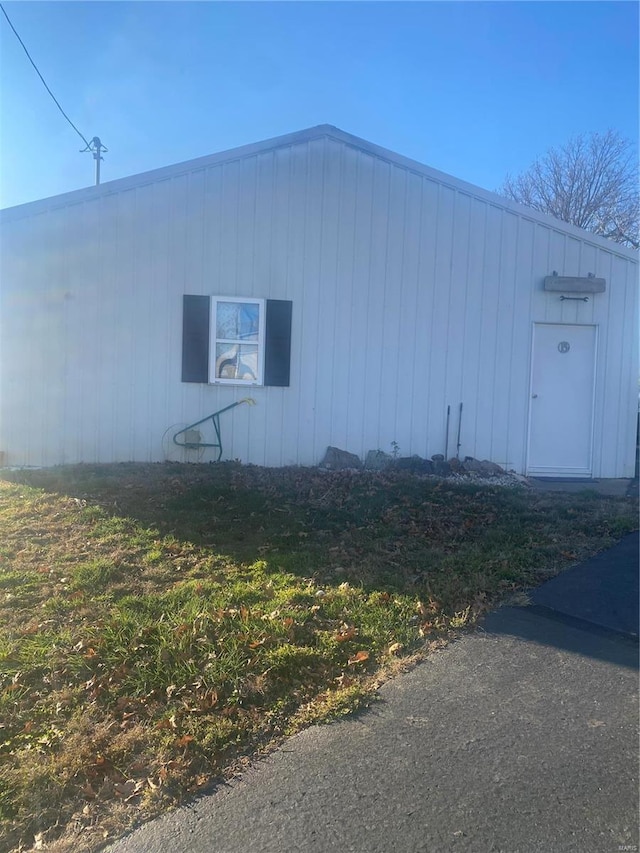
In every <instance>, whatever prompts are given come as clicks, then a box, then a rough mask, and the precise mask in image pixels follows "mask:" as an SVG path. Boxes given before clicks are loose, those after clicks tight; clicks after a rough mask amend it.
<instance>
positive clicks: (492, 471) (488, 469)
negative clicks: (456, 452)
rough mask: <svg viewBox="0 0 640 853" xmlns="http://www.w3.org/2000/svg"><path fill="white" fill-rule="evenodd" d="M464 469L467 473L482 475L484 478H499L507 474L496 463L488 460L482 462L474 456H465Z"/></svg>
mask: <svg viewBox="0 0 640 853" xmlns="http://www.w3.org/2000/svg"><path fill="white" fill-rule="evenodd" d="M462 467H463V469H464V470H465V471H469V472H474V473H477V474H481V475H482V476H483V477H497V476H500V475H502V474H505V473H506V472H505V470H504V468H501V467H500V465H498V464H497V463H496V462H490V461H489V460H488V459H483V460H482V462H481V461H480V460H478V459H474V458H473V456H465V460H464V462H463V463H462Z"/></svg>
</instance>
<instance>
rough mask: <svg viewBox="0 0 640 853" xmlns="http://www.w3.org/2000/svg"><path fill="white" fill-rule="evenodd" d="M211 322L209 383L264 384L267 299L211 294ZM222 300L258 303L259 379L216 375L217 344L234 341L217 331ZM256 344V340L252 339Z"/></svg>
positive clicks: (250, 303)
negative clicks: (230, 377) (221, 336)
mask: <svg viewBox="0 0 640 853" xmlns="http://www.w3.org/2000/svg"><path fill="white" fill-rule="evenodd" d="M210 302H211V305H210V311H211V316H210V323H209V330H210V331H209V384H210V385H263V384H264V346H265V328H266V300H264V299H251V298H248V297H244V296H211V297H210ZM221 302H234V303H237V302H243V303H245V304H249V305H258V307H259V315H258V341H257V347H258V365H257V372H258V377H257V379H222V378H218V377H217V376H216V360H217V359H216V352H217V344H219V343H229V344H233V343H234V341H232V340H230V339H229V338H218V337H217V336H216V332H217V314H218V305H219V303H221ZM251 344H252V345H254V342H253V341H251Z"/></svg>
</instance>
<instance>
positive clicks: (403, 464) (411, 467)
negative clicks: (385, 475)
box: [390, 456, 434, 474]
mask: <svg viewBox="0 0 640 853" xmlns="http://www.w3.org/2000/svg"><path fill="white" fill-rule="evenodd" d="M390 467H391V468H393V469H394V470H395V471H411V473H412V474H433V471H434V466H433V462H431V461H430V460H429V459H423V458H422V457H421V456H402V457H400V459H394V460H392V462H391V466H390Z"/></svg>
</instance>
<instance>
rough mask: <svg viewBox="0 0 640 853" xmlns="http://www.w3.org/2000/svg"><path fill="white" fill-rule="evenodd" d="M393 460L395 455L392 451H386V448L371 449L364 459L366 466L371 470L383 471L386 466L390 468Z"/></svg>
mask: <svg viewBox="0 0 640 853" xmlns="http://www.w3.org/2000/svg"><path fill="white" fill-rule="evenodd" d="M392 462H393V457H392V456H391V454H390V453H385V452H384V450H370V451H369V452H368V453H367V458H366V459H365V460H364V467H365V468H366V469H367V470H369V471H382V470H383V469H384V468H388V467H389V465H391V464H392Z"/></svg>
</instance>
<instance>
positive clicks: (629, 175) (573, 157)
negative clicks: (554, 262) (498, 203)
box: [498, 130, 640, 249]
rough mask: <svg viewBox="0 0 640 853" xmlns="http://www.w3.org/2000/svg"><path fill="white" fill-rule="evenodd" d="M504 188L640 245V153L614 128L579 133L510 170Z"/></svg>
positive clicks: (574, 221) (524, 199)
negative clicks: (520, 168) (512, 172)
mask: <svg viewBox="0 0 640 853" xmlns="http://www.w3.org/2000/svg"><path fill="white" fill-rule="evenodd" d="M498 192H499V193H500V194H501V195H504V196H506V197H507V198H510V199H513V201H517V202H520V204H524V205H526V206H527V207H532V208H533V209H534V210H539V211H541V212H543V213H549V214H550V215H551V216H555V217H556V218H557V219H562V220H563V221H564V222H571V223H572V224H573V225H577V226H578V227H579V228H584V229H585V230H586V231H593V232H594V233H595V234H600V236H602V237H607V238H608V239H609V240H615V241H616V242H617V243H622V244H623V245H625V246H631V247H632V248H634V249H637V248H638V247H639V246H640V241H639V239H638V237H639V224H638V223H639V211H638V163H637V158H636V156H635V151H634V146H633V145H632V143H631V142H630V141H629V140H627V139H624V138H623V137H622V136H620V134H619V133H617V132H616V131H614V130H608V131H607V132H606V133H603V134H600V133H591V134H588V135H585V134H582V135H579V136H574V137H573V138H572V139H570V140H569V142H567V144H566V145H564V146H562V147H561V148H552V149H550V150H549V151H548V152H547V153H546V154H545V155H544V156H543V157H541V158H539V159H537V160H536V161H535V162H534V163H533V164H532V165H531V166H530V167H529V168H528V169H527V170H526V171H525V172H522V173H521V174H520V175H518V176H517V177H515V178H513V177H511V175H507V178H506V180H505V182H504V184H503V185H502V187H501V188H500V189H499V190H498Z"/></svg>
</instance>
